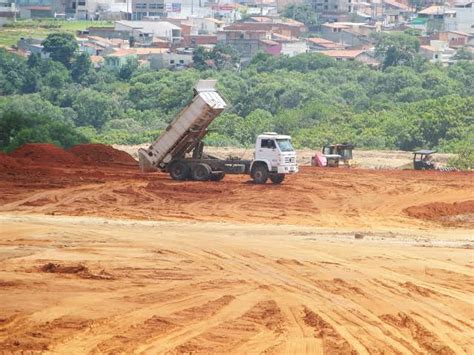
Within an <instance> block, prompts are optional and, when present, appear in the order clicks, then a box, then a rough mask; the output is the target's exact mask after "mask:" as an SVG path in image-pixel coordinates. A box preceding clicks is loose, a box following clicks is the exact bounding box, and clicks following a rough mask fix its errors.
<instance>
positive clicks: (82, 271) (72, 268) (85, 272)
mask: <svg viewBox="0 0 474 355" xmlns="http://www.w3.org/2000/svg"><path fill="white" fill-rule="evenodd" d="M39 270H40V271H42V272H48V273H54V274H76V275H78V276H79V277H80V278H83V279H93V280H115V277H114V276H113V275H111V274H109V273H108V272H106V271H105V270H101V271H100V272H99V273H92V272H90V270H89V269H88V268H87V267H85V266H84V265H82V264H78V265H69V266H66V265H61V264H54V263H47V264H44V265H42V266H41V267H40V268H39Z"/></svg>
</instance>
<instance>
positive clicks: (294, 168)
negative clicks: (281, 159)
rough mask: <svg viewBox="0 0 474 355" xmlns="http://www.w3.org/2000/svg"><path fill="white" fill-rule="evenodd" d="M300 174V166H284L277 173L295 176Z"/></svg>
mask: <svg viewBox="0 0 474 355" xmlns="http://www.w3.org/2000/svg"><path fill="white" fill-rule="evenodd" d="M297 172H298V165H297V164H292V165H282V166H279V167H278V170H277V173H278V174H295V173H297Z"/></svg>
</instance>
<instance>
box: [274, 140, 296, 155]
mask: <svg viewBox="0 0 474 355" xmlns="http://www.w3.org/2000/svg"><path fill="white" fill-rule="evenodd" d="M276 141H277V143H278V147H279V148H280V150H281V151H282V152H292V151H293V150H294V149H293V146H292V145H291V141H290V140H289V139H277V140H276Z"/></svg>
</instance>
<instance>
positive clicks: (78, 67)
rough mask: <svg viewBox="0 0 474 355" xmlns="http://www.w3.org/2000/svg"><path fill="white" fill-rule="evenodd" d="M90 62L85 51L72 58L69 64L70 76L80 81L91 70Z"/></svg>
mask: <svg viewBox="0 0 474 355" xmlns="http://www.w3.org/2000/svg"><path fill="white" fill-rule="evenodd" d="M91 69H92V62H91V59H90V57H89V54H87V53H81V54H79V55H77V56H76V57H75V58H74V61H73V63H72V66H71V77H72V79H73V80H74V81H76V82H80V81H82V80H83V79H84V78H85V77H86V76H87V75H88V74H89V73H90V71H91Z"/></svg>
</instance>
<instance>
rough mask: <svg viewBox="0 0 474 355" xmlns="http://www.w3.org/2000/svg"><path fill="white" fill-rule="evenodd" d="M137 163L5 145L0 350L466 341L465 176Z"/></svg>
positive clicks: (472, 205)
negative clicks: (143, 168)
mask: <svg viewBox="0 0 474 355" xmlns="http://www.w3.org/2000/svg"><path fill="white" fill-rule="evenodd" d="M97 159H98V160H100V163H97ZM137 169H138V168H137V166H136V163H135V162H134V161H133V159H132V160H130V159H129V157H128V156H123V155H121V154H119V153H117V152H116V151H111V150H107V149H102V148H101V147H99V146H97V147H94V149H92V148H88V147H80V148H75V149H74V150H71V151H69V152H65V151H60V150H55V149H53V148H52V147H42V148H41V149H39V148H37V147H29V148H28V147H26V148H24V149H23V150H21V151H19V152H16V153H14V154H13V155H12V156H5V155H0V232H1V233H0V244H1V247H0V304H1V305H2V306H1V307H0V351H4V352H6V353H11V352H20V351H25V352H28V351H33V352H34V351H37V352H50V353H64V354H71V353H85V352H90V353H131V352H136V353H193V352H195V353H218V354H222V353H236V354H242V353H252V354H254V353H283V354H287V353H290V354H291V353H292V354H302V353H327V354H351V353H353V354H355V353H359V354H365V353H390V354H391V353H398V354H406V353H415V354H426V353H432V354H435V353H436V354H463V353H465V354H469V353H472V349H473V348H474V340H473V339H474V304H473V303H474V297H473V293H474V279H473V276H474V271H473V267H474V252H473V249H474V237H473V229H474V188H473V186H474V185H473V183H474V180H473V177H474V175H473V174H472V173H461V172H456V173H443V172H414V171H404V170H391V171H388V170H364V169H318V168H312V167H303V169H302V171H301V173H299V174H297V175H295V176H292V177H290V178H289V179H287V180H285V182H284V183H283V184H282V185H280V186H274V185H271V184H267V185H265V186H257V185H253V184H251V183H250V182H249V178H248V177H245V176H226V177H225V179H224V180H223V181H221V182H213V183H211V182H209V183H199V182H191V181H190V182H181V183H179V182H175V181H172V180H170V178H169V177H168V176H167V175H165V174H161V173H154V174H141V173H139V172H138V170H137Z"/></svg>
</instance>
